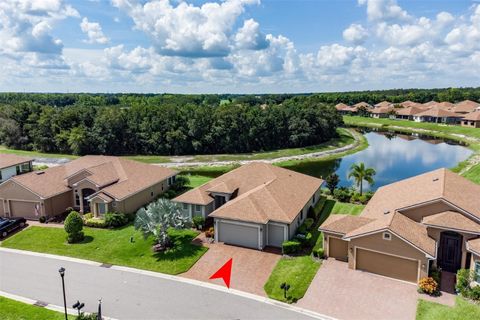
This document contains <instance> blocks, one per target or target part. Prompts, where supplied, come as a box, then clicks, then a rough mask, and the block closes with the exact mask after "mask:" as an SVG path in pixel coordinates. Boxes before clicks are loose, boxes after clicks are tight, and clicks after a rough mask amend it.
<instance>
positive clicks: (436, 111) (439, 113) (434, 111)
mask: <svg viewBox="0 0 480 320" xmlns="http://www.w3.org/2000/svg"><path fill="white" fill-rule="evenodd" d="M416 116H417V117H434V118H447V117H450V118H463V115H460V114H458V113H455V112H451V111H448V110H445V109H441V108H438V107H433V108H431V109H428V110H426V111H424V112H421V113H417V114H416Z"/></svg>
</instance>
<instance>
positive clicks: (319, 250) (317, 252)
mask: <svg viewBox="0 0 480 320" xmlns="http://www.w3.org/2000/svg"><path fill="white" fill-rule="evenodd" d="M313 256H314V257H316V258H319V259H323V258H324V257H325V249H323V248H316V249H314V250H313Z"/></svg>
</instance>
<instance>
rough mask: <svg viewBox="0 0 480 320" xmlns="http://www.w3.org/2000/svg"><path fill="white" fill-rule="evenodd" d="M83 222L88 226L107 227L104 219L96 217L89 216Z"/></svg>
mask: <svg viewBox="0 0 480 320" xmlns="http://www.w3.org/2000/svg"><path fill="white" fill-rule="evenodd" d="M84 224H85V226H87V227H90V228H106V227H107V223H106V222H105V220H104V219H97V218H91V219H88V220H85V222H84Z"/></svg>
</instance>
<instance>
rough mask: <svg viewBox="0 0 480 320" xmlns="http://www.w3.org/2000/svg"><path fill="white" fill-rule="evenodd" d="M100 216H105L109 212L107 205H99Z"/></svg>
mask: <svg viewBox="0 0 480 320" xmlns="http://www.w3.org/2000/svg"><path fill="white" fill-rule="evenodd" d="M97 205H98V214H100V215H103V214H105V213H106V212H107V205H106V204H105V203H98V204H97Z"/></svg>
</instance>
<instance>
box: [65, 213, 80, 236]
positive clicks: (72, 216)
mask: <svg viewBox="0 0 480 320" xmlns="http://www.w3.org/2000/svg"><path fill="white" fill-rule="evenodd" d="M64 228H65V231H66V232H67V241H68V243H77V242H81V241H83V239H84V234H83V231H82V230H83V219H82V216H81V215H80V213H78V212H76V211H72V212H70V213H69V214H68V216H67V218H66V219H65V224H64Z"/></svg>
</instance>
